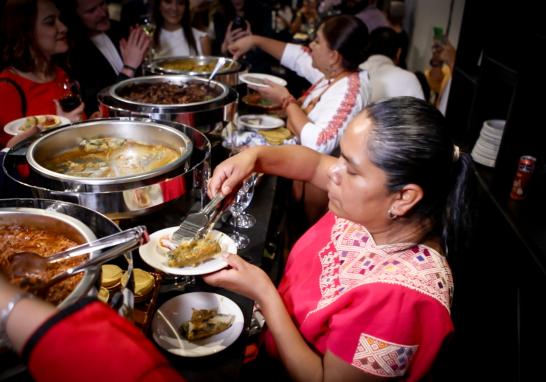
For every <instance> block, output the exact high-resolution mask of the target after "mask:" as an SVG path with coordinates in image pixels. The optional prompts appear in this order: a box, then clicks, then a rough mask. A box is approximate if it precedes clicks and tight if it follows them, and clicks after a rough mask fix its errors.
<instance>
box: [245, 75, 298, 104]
mask: <svg viewBox="0 0 546 382" xmlns="http://www.w3.org/2000/svg"><path fill="white" fill-rule="evenodd" d="M263 81H264V82H265V83H266V84H267V85H268V86H259V87H258V86H251V85H249V86H248V87H249V88H251V89H253V90H256V91H257V92H259V93H260V94H261V95H262V97H264V98H267V99H269V100H271V101H274V102H275V103H282V101H283V100H284V99H285V98H287V97H290V92H289V91H288V89H287V88H286V87H284V86H281V85H279V84H276V83H275V82H273V81H269V80H265V79H264V80H263Z"/></svg>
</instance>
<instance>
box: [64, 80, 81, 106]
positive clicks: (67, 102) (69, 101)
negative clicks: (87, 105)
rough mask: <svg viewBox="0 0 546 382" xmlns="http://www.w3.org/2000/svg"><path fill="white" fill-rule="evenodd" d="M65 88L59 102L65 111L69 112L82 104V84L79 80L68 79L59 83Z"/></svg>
mask: <svg viewBox="0 0 546 382" xmlns="http://www.w3.org/2000/svg"><path fill="white" fill-rule="evenodd" d="M59 86H60V87H61V88H62V89H63V95H62V97H61V98H59V104H60V105H61V108H62V109H63V111H64V112H67V113H68V112H69V111H72V110H74V109H75V108H77V107H78V106H80V104H81V103H82V98H81V95H80V84H79V83H78V81H74V80H70V79H66V80H65V81H63V82H62V83H61V84H60V85H59Z"/></svg>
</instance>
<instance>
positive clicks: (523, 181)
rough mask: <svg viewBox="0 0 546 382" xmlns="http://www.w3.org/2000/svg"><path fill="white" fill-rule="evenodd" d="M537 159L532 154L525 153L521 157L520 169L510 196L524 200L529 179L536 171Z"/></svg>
mask: <svg viewBox="0 0 546 382" xmlns="http://www.w3.org/2000/svg"><path fill="white" fill-rule="evenodd" d="M536 161H537V159H536V158H535V157H532V156H530V155H524V156H522V157H521V158H519V164H518V171H517V172H516V177H515V178H514V183H513V184H512V192H511V193H510V197H511V198H512V199H514V200H522V199H525V197H526V196H527V188H528V184H529V180H530V179H531V176H532V175H533V171H535V163H536Z"/></svg>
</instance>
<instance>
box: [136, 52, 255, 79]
mask: <svg viewBox="0 0 546 382" xmlns="http://www.w3.org/2000/svg"><path fill="white" fill-rule="evenodd" d="M219 58H220V57H215V56H177V57H165V58H158V59H155V60H153V61H150V62H149V63H148V64H147V65H146V66H145V71H146V72H147V73H148V74H185V75H189V76H197V77H203V78H208V77H209V76H210V74H211V73H212V69H213V68H214V65H216V63H217V62H218V59H219ZM226 60H227V61H226V64H225V65H224V67H223V68H221V69H220V70H219V71H218V73H217V74H216V76H215V77H214V78H215V79H216V80H217V81H219V82H222V83H223V84H226V85H228V86H236V85H238V84H239V75H240V74H242V73H246V72H248V65H247V64H245V63H242V62H239V61H235V60H233V59H231V58H226Z"/></svg>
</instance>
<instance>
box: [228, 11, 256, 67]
mask: <svg viewBox="0 0 546 382" xmlns="http://www.w3.org/2000/svg"><path fill="white" fill-rule="evenodd" d="M245 23H246V29H242V28H236V29H231V27H232V25H233V22H230V23H229V25H228V27H227V30H226V36H225V37H224V41H223V42H222V53H224V54H227V53H228V52H231V50H230V49H229V46H230V45H231V44H233V43H234V42H235V41H238V40H240V39H242V38H243V37H247V36H251V35H252V31H251V30H250V24H249V23H248V21H246V20H245ZM232 54H233V53H232ZM234 58H235V57H234ZM235 59H236V58H235Z"/></svg>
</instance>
